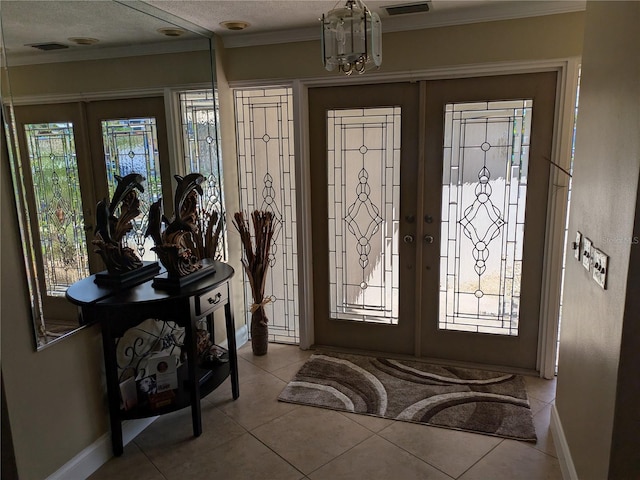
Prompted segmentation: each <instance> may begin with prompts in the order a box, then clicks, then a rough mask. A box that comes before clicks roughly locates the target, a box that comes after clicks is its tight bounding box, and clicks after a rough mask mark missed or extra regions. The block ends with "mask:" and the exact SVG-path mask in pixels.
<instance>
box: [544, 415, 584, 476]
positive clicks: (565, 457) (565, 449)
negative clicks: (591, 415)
mask: <svg viewBox="0 0 640 480" xmlns="http://www.w3.org/2000/svg"><path fill="white" fill-rule="evenodd" d="M549 426H550V427H551V434H552V435H553V441H554V443H555V445H556V452H557V453H558V461H559V462H560V470H561V471H562V478H563V479H564V480H579V479H578V472H576V467H575V465H574V464H573V459H572V458H571V452H570V451H569V444H568V443H567V438H566V437H565V436H564V430H563V428H562V422H561V421H560V415H558V410H557V409H556V406H555V405H553V406H552V407H551V423H550V425H549Z"/></svg>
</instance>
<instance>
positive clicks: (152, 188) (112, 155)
mask: <svg viewBox="0 0 640 480" xmlns="http://www.w3.org/2000/svg"><path fill="white" fill-rule="evenodd" d="M102 141H103V144H104V159H105V162H106V166H107V182H108V185H109V197H110V198H111V197H112V196H113V194H114V192H115V189H116V186H117V185H118V181H117V180H116V175H118V176H120V177H124V176H126V175H129V174H130V173H138V174H140V175H142V176H143V177H144V178H145V179H146V180H145V181H144V182H143V186H144V193H139V194H138V198H139V199H140V215H138V216H137V217H136V218H135V219H134V220H133V229H132V230H130V231H129V232H128V233H127V235H126V240H127V244H128V246H129V247H130V248H132V249H133V250H134V251H135V252H136V253H137V254H138V255H139V256H140V258H141V259H143V260H150V261H153V260H155V259H156V255H155V253H153V252H152V251H151V247H153V246H154V245H153V240H152V239H151V237H148V238H146V239H145V238H144V234H145V231H146V229H147V223H148V216H149V207H150V206H151V204H152V203H154V202H156V201H157V200H158V198H160V197H162V180H161V177H160V160H159V157H158V136H157V130H156V119H155V118H129V119H122V120H104V121H102ZM116 216H117V215H116Z"/></svg>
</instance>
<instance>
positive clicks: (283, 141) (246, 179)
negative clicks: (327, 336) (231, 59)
mask: <svg viewBox="0 0 640 480" xmlns="http://www.w3.org/2000/svg"><path fill="white" fill-rule="evenodd" d="M235 100H236V129H237V132H238V133H237V135H238V136H237V141H238V174H239V175H238V177H239V183H240V185H239V187H240V206H241V208H242V209H243V210H244V211H246V212H252V211H253V210H266V211H269V212H271V213H272V214H273V218H274V220H275V223H276V227H275V232H274V236H273V248H272V250H271V257H270V263H269V277H268V279H267V283H266V287H265V292H266V295H271V296H272V299H273V300H274V301H273V302H271V303H269V304H268V305H267V306H266V307H265V309H266V311H267V318H268V319H269V339H270V340H271V341H278V342H284V343H297V342H299V340H300V331H299V306H298V263H297V256H298V250H297V235H296V228H297V227H296V216H295V215H296V191H295V189H296V184H295V156H294V155H295V152H294V133H293V91H292V89H291V88H283V87H280V88H271V89H269V88H266V89H252V90H236V91H235ZM245 295H246V297H247V298H251V293H250V290H249V284H248V282H245ZM250 303H251V302H248V303H247V304H250ZM246 314H247V323H248V322H249V319H250V315H251V314H250V312H249V311H248V310H247V312H246Z"/></svg>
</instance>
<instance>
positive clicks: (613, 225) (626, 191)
mask: <svg viewBox="0 0 640 480" xmlns="http://www.w3.org/2000/svg"><path fill="white" fill-rule="evenodd" d="M639 9H640V3H637V2H593V3H591V2H590V3H589V4H588V7H587V14H586V24H585V40H584V52H583V63H582V84H581V88H580V110H579V114H578V123H577V138H576V142H577V144H576V157H575V168H574V176H573V192H572V196H571V215H570V222H569V232H570V233H569V237H570V238H572V237H573V235H574V234H575V231H576V230H580V231H581V232H582V233H583V234H584V235H586V236H587V237H589V238H590V239H591V240H592V241H593V242H594V243H595V245H596V246H597V247H600V248H601V249H602V250H604V252H605V253H607V254H608V255H609V256H610V260H609V282H608V290H606V291H604V290H602V289H601V288H600V287H599V286H598V285H597V284H596V283H595V282H594V281H593V280H591V278H590V275H589V274H588V273H587V272H586V271H585V270H584V269H583V268H582V266H581V265H580V264H579V263H578V262H577V261H575V260H574V259H573V255H572V252H570V253H569V257H568V259H567V268H566V277H565V290H564V302H563V312H562V334H561V339H560V361H559V369H558V391H557V400H556V403H557V409H558V413H559V416H560V420H561V423H562V426H563V429H564V432H565V435H566V437H567V441H568V444H569V448H570V451H571V455H572V458H573V462H574V464H575V466H576V470H577V473H578V477H579V478H580V479H581V480H588V479H603V478H607V476H608V469H609V453H610V448H611V442H612V430H613V419H614V412H615V408H616V385H617V382H618V361H619V357H620V344H621V337H622V332H623V327H624V323H625V317H626V319H627V320H630V319H631V317H633V316H635V317H636V318H634V319H632V321H635V322H637V313H638V312H637V310H636V311H635V312H633V313H634V314H635V315H633V314H632V315H629V314H628V313H627V314H625V312H624V308H625V298H626V294H627V272H628V263H629V258H630V250H631V248H632V247H631V239H632V237H633V236H634V233H633V226H634V217H635V210H636V194H637V188H638V173H639V171H640V145H639V142H640V140H639V136H638V132H639V131H640V124H639V122H638V118H639V117H638V105H639V102H638V98H639V97H638V94H639V92H640V90H639V89H640V81H639V78H638V45H640V36H639V33H638V29H637V24H638V21H639V20H640V19H639V15H638V12H639ZM636 235H637V233H636ZM634 248H637V247H634ZM634 258H635V257H634ZM636 341H637V340H636ZM634 355H635V360H636V362H637V360H638V358H637V351H636V352H635V353H634ZM633 381H634V382H637V374H636V377H635V379H633ZM621 388H622V389H625V386H621ZM636 408H637V403H636ZM636 418H637V416H636ZM636 431H637V427H636ZM636 435H637V433H636ZM635 445H636V446H637V444H635ZM638 473H639V472H638V471H636V472H635V475H633V476H630V477H625V478H637V476H638Z"/></svg>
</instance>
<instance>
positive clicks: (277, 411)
mask: <svg viewBox="0 0 640 480" xmlns="http://www.w3.org/2000/svg"><path fill="white" fill-rule="evenodd" d="M286 385H287V384H286V382H284V381H282V380H280V379H279V378H276V377H274V376H273V375H271V374H269V375H268V376H265V377H262V376H256V377H254V378H253V379H251V380H250V381H247V382H246V383H243V384H242V385H240V397H239V398H238V399H237V400H231V397H230V392H231V388H230V387H229V384H228V383H226V384H225V385H223V386H221V387H224V388H219V389H218V390H216V391H214V392H213V394H212V395H210V396H209V397H207V401H209V402H211V403H212V404H213V405H215V406H216V407H218V408H219V409H220V410H222V411H223V412H224V413H225V414H226V415H228V416H229V417H231V418H232V419H234V420H235V421H236V422H238V423H239V424H240V425H242V426H243V427H245V428H246V429H247V430H252V429H254V428H256V427H259V426H260V425H263V424H265V423H267V422H270V421H271V420H273V419H274V418H278V417H280V416H281V415H284V414H285V413H288V412H290V411H292V410H294V409H296V408H299V407H300V406H299V405H294V404H292V403H285V402H279V401H278V395H280V392H282V390H283V389H284V387H285V386H286ZM225 389H226V395H225V394H224V393H225ZM218 391H220V392H221V393H219V392H218ZM220 394H222V395H223V397H222V398H220V397H219V396H218V395H220Z"/></svg>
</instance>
